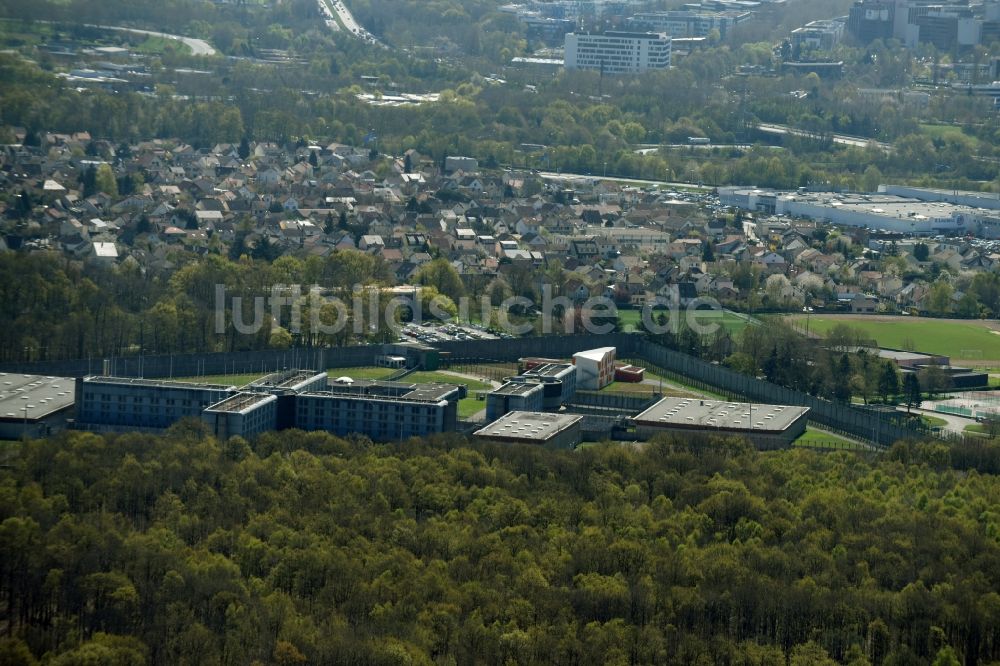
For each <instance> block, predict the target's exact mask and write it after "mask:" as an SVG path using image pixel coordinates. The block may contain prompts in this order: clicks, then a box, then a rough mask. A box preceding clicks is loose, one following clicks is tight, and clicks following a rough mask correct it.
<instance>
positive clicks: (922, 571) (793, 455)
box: [0, 422, 1000, 666]
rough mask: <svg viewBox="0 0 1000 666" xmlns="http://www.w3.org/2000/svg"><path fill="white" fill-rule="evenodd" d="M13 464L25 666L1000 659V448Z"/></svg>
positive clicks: (682, 445) (7, 612) (479, 451)
mask: <svg viewBox="0 0 1000 666" xmlns="http://www.w3.org/2000/svg"><path fill="white" fill-rule="evenodd" d="M5 446H7V447H16V448H13V449H10V450H8V453H11V454H12V455H9V456H7V458H6V464H5V466H4V468H3V470H2V472H0V611H2V612H0V616H2V617H4V618H5V621H4V622H3V624H2V625H0V636H2V637H0V663H4V664H12V665H13V664H33V663H35V662H36V660H41V661H43V662H44V663H51V664H60V665H63V664H129V665H131V664H142V663H162V664H196V663H214V664H249V663H260V664H265V663H267V664H272V663H273V664H298V663H316V664H319V663H330V664H333V663H343V664H473V663H476V664H653V663H660V664H662V663H676V664H692V665H694V664H747V665H750V664H754V665H771V664H773V665H775V666H779V665H780V666H785V665H786V664H795V665H802V666H805V665H810V666H814V665H818V664H833V663H845V664H854V665H859V664H874V665H876V666H877V665H882V664H914V665H919V664H931V663H933V664H980V663H981V664H986V663H991V662H992V663H996V662H997V661H998V660H1000V594H998V593H997V590H998V589H1000V513H998V511H997V508H996V507H997V506H998V505H1000V483H998V481H997V477H996V474H997V473H1000V448H997V447H996V446H995V445H991V444H979V445H966V446H965V447H964V448H951V449H949V448H946V447H945V446H943V445H939V444H915V443H914V444H903V443H900V444H897V445H896V447H894V448H893V449H892V450H891V452H889V453H888V454H886V455H884V456H883V457H881V458H878V459H867V458H865V457H861V456H856V455H853V454H848V453H840V454H820V453H816V452H810V451H805V450H789V451H783V452H772V453H758V452H755V451H753V450H751V449H750V448H748V447H747V446H746V445H745V444H743V443H741V442H739V441H735V440H734V441H693V440H692V441H673V440H660V441H656V442H653V443H651V444H649V445H648V446H646V447H645V448H642V449H633V448H630V447H626V446H617V445H599V446H594V447H589V448H584V449H581V450H578V451H576V452H566V451H560V452H555V451H549V450H544V449H540V448H533V447H524V446H500V445H489V444H476V445H470V444H469V443H468V442H466V441H465V440H464V439H463V438H461V437H457V436H441V437H437V438H433V439H430V440H418V439H413V440H410V441H408V442H406V443H400V444H394V445H376V444H373V443H371V442H370V441H368V440H366V439H363V438H357V439H348V440H344V439H338V438H336V437H333V436H330V435H328V434H326V433H303V432H299V431H286V432H282V433H277V434H268V435H265V436H262V437H260V438H259V439H258V440H256V441H254V442H252V443H249V442H246V441H244V440H242V439H238V438H234V439H231V440H229V441H226V442H219V441H216V440H214V439H212V438H211V437H209V436H207V435H206V433H205V431H204V429H203V427H202V426H201V424H200V423H198V422H182V423H180V424H178V425H176V426H175V427H173V428H172V429H171V430H170V431H169V432H167V433H166V434H165V435H163V436H158V437H157V436H152V435H139V434H125V435H118V436H107V437H101V436H98V435H94V434H89V433H67V434H63V435H60V436H58V437H56V438H53V439H50V440H45V441H31V442H24V443H21V444H7V445H5Z"/></svg>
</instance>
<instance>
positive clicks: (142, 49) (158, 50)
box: [133, 35, 191, 55]
mask: <svg viewBox="0 0 1000 666" xmlns="http://www.w3.org/2000/svg"><path fill="white" fill-rule="evenodd" d="M138 37H139V36H138V35H136V36H134V37H133V39H137V38H138ZM135 50H136V51H138V52H139V53H146V54H149V55H160V54H162V53H164V52H166V51H173V52H174V53H182V54H184V55H191V48H190V47H189V46H188V45H187V44H185V43H184V42H182V41H180V40H177V39H167V38H166V37H153V36H150V37H148V38H146V39H145V40H144V41H142V42H140V43H138V44H136V46H135Z"/></svg>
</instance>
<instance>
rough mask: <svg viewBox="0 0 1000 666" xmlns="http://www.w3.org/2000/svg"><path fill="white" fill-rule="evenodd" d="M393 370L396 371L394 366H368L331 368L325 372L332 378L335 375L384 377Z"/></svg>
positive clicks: (368, 377) (352, 377)
mask: <svg viewBox="0 0 1000 666" xmlns="http://www.w3.org/2000/svg"><path fill="white" fill-rule="evenodd" d="M394 372H396V369H395V368H376V367H374V366H370V367H364V368H333V369H332V370H327V371H326V374H327V375H329V376H330V377H331V378H334V379H335V378H337V377H350V378H351V379H385V378H386V377H388V376H389V375H391V374H392V373H394Z"/></svg>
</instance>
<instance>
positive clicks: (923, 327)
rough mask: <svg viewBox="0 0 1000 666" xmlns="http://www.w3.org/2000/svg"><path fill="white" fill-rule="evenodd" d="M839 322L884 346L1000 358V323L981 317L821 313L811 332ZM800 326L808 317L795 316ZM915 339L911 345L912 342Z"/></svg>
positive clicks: (813, 320)
mask: <svg viewBox="0 0 1000 666" xmlns="http://www.w3.org/2000/svg"><path fill="white" fill-rule="evenodd" d="M837 324H847V325H848V326H850V327H852V328H855V329H859V330H861V331H864V332H865V333H866V334H867V335H868V336H870V337H871V338H872V339H874V340H875V341H876V342H878V344H879V346H881V347H892V348H894V349H905V348H907V347H911V346H912V350H913V351H919V352H926V353H929V354H943V355H945V356H950V357H951V358H952V360H961V361H974V362H979V361H1000V324H998V322H996V321H987V320H979V319H930V318H927V317H904V316H865V315H821V316H815V315H813V316H812V317H809V332H810V333H815V334H819V335H826V334H827V333H828V332H829V331H830V330H831V329H832V328H833V327H834V326H836V325H837ZM796 325H797V326H798V328H799V329H803V330H804V329H805V326H806V318H805V317H803V316H799V317H796ZM911 343H912V345H911Z"/></svg>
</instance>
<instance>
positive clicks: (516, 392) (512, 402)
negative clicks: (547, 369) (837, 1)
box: [486, 378, 545, 421]
mask: <svg viewBox="0 0 1000 666" xmlns="http://www.w3.org/2000/svg"><path fill="white" fill-rule="evenodd" d="M544 406H545V387H544V385H543V384H542V383H541V382H537V381H530V380H528V379H526V378H522V379H521V380H520V381H509V382H507V383H506V384H504V385H503V386H501V387H500V388H498V389H495V390H493V391H490V392H489V393H487V394H486V420H487V421H495V420H496V419H498V418H500V417H501V416H503V415H504V414H506V413H507V412H512V411H515V410H521V411H532V412H540V411H542V409H543V408H544Z"/></svg>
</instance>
